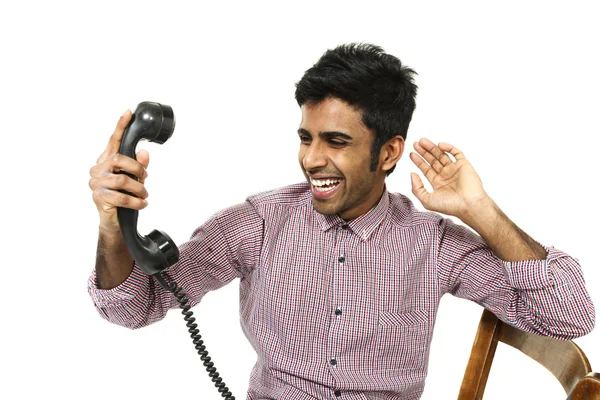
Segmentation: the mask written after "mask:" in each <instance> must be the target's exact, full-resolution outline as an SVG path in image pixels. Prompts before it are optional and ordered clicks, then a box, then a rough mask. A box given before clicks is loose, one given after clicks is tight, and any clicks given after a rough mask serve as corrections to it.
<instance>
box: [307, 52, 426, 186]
mask: <svg viewBox="0 0 600 400" xmlns="http://www.w3.org/2000/svg"><path fill="white" fill-rule="evenodd" d="M413 75H416V72H415V71H413V70H412V69H410V68H408V67H407V66H405V65H402V62H400V60H399V59H398V58H396V57H394V56H393V55H391V54H387V53H385V52H384V51H383V49H382V48H381V47H379V46H375V45H372V44H368V43H349V44H343V45H341V46H338V47H336V48H334V49H330V50H327V51H326V52H325V53H324V54H323V55H322V56H321V58H320V59H319V61H317V63H316V64H315V65H313V66H312V68H310V69H308V70H307V71H306V72H305V73H304V75H303V76H302V79H300V81H299V82H298V83H296V101H297V102H298V105H300V106H302V105H304V104H316V103H319V102H321V101H323V100H325V99H326V98H330V97H335V98H338V99H341V100H343V101H345V102H347V103H348V104H350V105H352V106H355V107H357V108H358V109H359V110H361V111H362V122H363V124H364V125H365V126H366V127H367V128H369V129H371V130H372V131H373V132H375V140H374V141H373V146H372V148H371V171H375V169H376V168H377V165H378V163H379V152H380V150H381V147H382V146H383V145H384V143H386V142H387V141H388V140H390V139H391V138H393V137H394V136H397V135H400V136H402V137H403V138H404V139H406V134H407V132H408V125H409V124H410V120H411V118H412V114H413V111H414V110H415V106H416V102H415V98H416V96H417V85H415V83H414V80H413ZM395 168H396V166H394V167H392V169H390V170H389V171H388V175H389V174H390V173H392V171H393V170H394V169H395Z"/></svg>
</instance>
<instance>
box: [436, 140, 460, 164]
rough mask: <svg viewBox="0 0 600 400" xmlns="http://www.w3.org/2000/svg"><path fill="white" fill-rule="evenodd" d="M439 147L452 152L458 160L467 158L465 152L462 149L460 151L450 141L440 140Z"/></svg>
mask: <svg viewBox="0 0 600 400" xmlns="http://www.w3.org/2000/svg"><path fill="white" fill-rule="evenodd" d="M439 147H440V149H442V150H443V151H445V152H448V153H450V154H452V156H453V157H454V158H455V159H456V160H464V159H466V157H465V155H464V154H463V152H462V151H460V150H459V149H458V148H457V147H455V146H453V145H451V144H449V143H443V142H440V143H439Z"/></svg>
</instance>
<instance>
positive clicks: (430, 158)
mask: <svg viewBox="0 0 600 400" xmlns="http://www.w3.org/2000/svg"><path fill="white" fill-rule="evenodd" d="M413 147H414V149H415V150H416V151H417V152H418V153H419V154H420V155H421V157H423V158H425V160H427V162H428V163H429V165H431V167H432V168H433V169H434V170H435V172H437V173H440V172H441V171H442V168H444V166H443V165H442V163H440V161H439V160H438V159H437V158H436V157H435V156H434V155H433V154H432V153H430V152H429V151H428V150H427V149H425V148H424V147H423V146H422V145H421V143H419V142H415V143H414V144H413Z"/></svg>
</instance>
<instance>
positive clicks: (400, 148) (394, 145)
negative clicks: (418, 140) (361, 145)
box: [379, 135, 404, 172]
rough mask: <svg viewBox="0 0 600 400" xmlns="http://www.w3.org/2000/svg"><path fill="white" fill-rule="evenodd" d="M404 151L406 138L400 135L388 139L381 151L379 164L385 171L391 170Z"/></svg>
mask: <svg viewBox="0 0 600 400" xmlns="http://www.w3.org/2000/svg"><path fill="white" fill-rule="evenodd" d="M402 153H404V138H403V137H402V136H400V135H397V136H394V137H393V138H391V139H390V140H388V141H387V142H386V143H385V144H384V145H383V146H382V147H381V151H380V152H379V165H380V166H381V169H382V170H383V171H386V172H387V171H389V170H390V169H392V168H393V167H394V165H396V163H397V162H398V160H400V157H402Z"/></svg>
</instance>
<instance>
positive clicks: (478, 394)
mask: <svg viewBox="0 0 600 400" xmlns="http://www.w3.org/2000/svg"><path fill="white" fill-rule="evenodd" d="M498 342H502V343H506V344H507V345H509V346H512V347H514V348H515V349H517V350H520V351H521V352H522V353H524V354H526V355H528V356H529V357H531V358H533V359H534V360H535V361H537V362H538V363H540V364H542V365H543V366H544V367H546V369H548V370H549V371H550V372H551V373H552V374H553V375H554V376H555V377H556V379H558V381H559V382H560V384H561V385H562V387H563V388H564V389H565V393H566V394H567V396H569V397H568V399H569V400H600V374H599V373H595V372H592V368H591V366H590V363H589V361H588V359H587V357H586V356H585V354H584V353H583V351H582V350H581V349H580V348H579V347H578V346H577V345H576V344H575V343H573V342H572V341H570V340H569V341H562V340H556V339H551V338H548V337H543V336H537V335H533V334H531V333H527V332H524V331H521V330H519V329H517V328H515V327H513V326H511V325H508V324H505V323H503V322H502V321H500V320H499V319H498V318H497V317H496V316H495V315H494V314H492V313H491V312H490V311H488V310H484V311H483V315H482V316H481V321H480V322H479V327H478V329H477V335H476V336H475V341H474V343H473V349H472V350H471V356H470V358H469V362H468V364H467V369H466V371H465V375H464V378H463V382H462V385H461V388H460V393H459V395H458V400H480V399H482V398H483V392H484V390H485V385H486V383H487V378H488V374H489V372H490V367H491V366H492V360H493V359H494V354H495V352H496V346H497V345H498ZM565 397H566V396H565Z"/></svg>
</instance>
